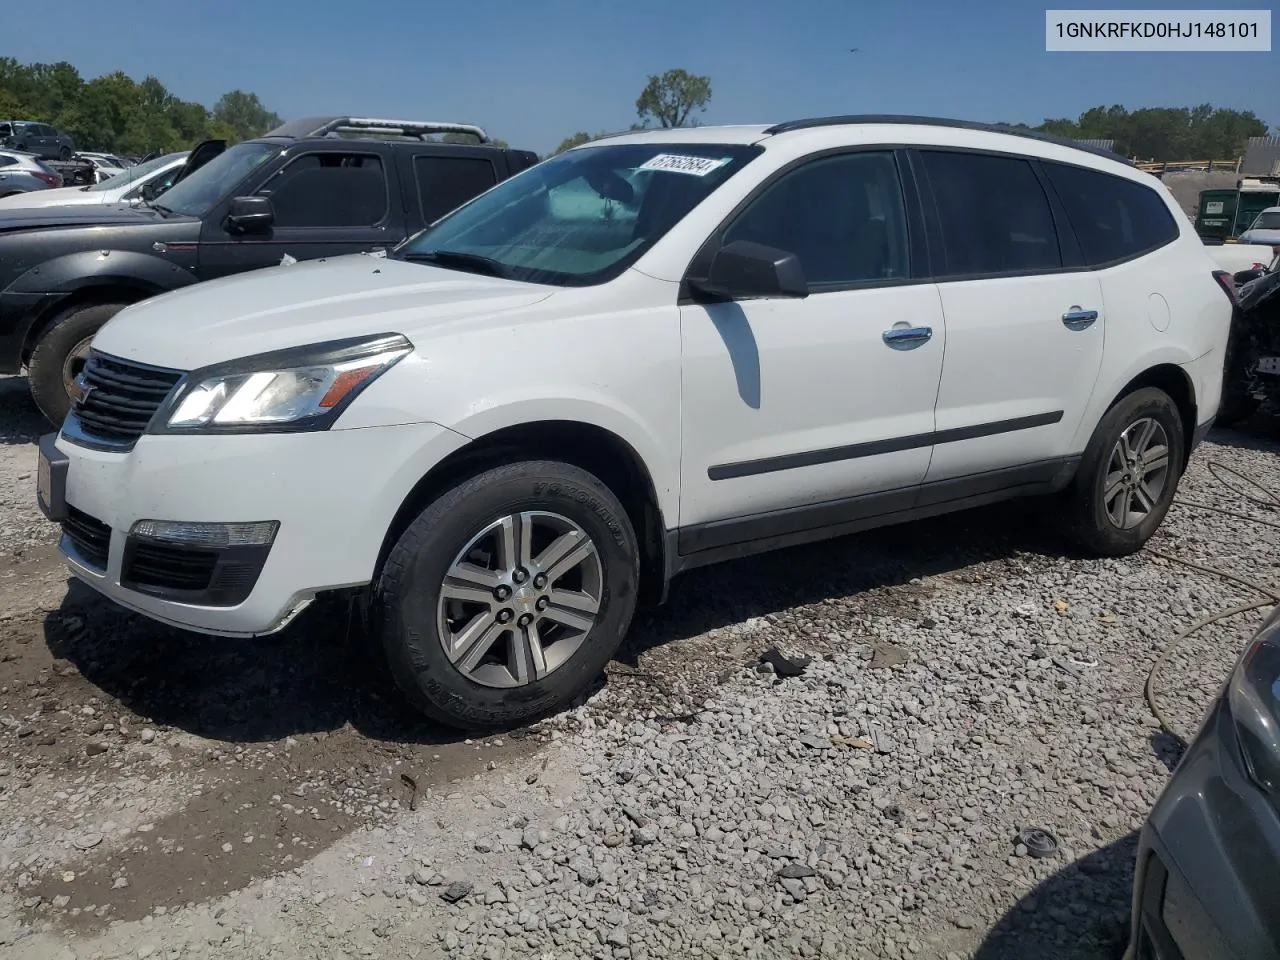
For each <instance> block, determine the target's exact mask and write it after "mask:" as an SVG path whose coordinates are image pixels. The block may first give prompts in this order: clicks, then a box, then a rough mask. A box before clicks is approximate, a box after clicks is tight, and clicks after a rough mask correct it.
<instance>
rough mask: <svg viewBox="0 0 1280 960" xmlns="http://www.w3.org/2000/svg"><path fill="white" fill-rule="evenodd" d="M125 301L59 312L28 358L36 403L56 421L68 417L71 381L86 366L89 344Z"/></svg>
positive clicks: (28, 375)
mask: <svg viewBox="0 0 1280 960" xmlns="http://www.w3.org/2000/svg"><path fill="white" fill-rule="evenodd" d="M125 306H126V304H123V303H94V304H88V305H82V306H78V307H71V308H70V309H68V310H65V311H63V312H62V313H60V314H58V316H56V317H55V318H54V319H53V321H52V322H51V323H50V324H49V326H48V327H47V328H46V329H45V331H44V332H43V333H42V334H41V335H40V339H39V340H37V341H36V345H35V348H34V349H33V350H32V351H31V358H30V359H29V360H28V361H27V381H28V382H29V383H30V385H31V396H32V397H33V398H34V399H35V401H36V406H37V407H39V408H40V412H41V413H43V414H44V415H45V416H46V417H48V418H49V420H50V421H51V422H52V423H54V424H61V423H62V421H63V420H65V419H66V418H67V414H68V413H69V412H70V410H71V404H72V396H73V394H72V392H71V391H72V383H73V382H74V380H75V378H76V377H78V376H79V375H80V371H81V370H83V369H84V364H85V360H87V359H88V357H89V347H90V345H91V344H92V343H93V338H94V336H95V335H96V334H97V332H98V331H99V330H101V329H102V326H103V324H105V323H106V322H107V321H108V320H110V319H111V318H112V317H114V316H115V315H116V314H117V313H119V312H120V311H121V310H123V309H124V308H125Z"/></svg>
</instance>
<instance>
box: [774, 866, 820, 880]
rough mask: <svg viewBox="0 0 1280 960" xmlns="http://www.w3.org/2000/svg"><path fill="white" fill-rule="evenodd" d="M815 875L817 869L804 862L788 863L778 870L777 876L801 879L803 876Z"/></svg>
mask: <svg viewBox="0 0 1280 960" xmlns="http://www.w3.org/2000/svg"><path fill="white" fill-rule="evenodd" d="M817 875H818V871H817V870H815V869H813V867H811V866H809V865H808V864H804V863H788V864H787V865H786V866H785V867H783V868H782V869H781V870H779V871H778V876H779V877H782V878H784V879H791V880H803V879H804V878H805V877H816V876H817Z"/></svg>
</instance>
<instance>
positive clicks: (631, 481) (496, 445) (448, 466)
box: [375, 420, 667, 603]
mask: <svg viewBox="0 0 1280 960" xmlns="http://www.w3.org/2000/svg"><path fill="white" fill-rule="evenodd" d="M513 460H559V461H563V462H565V463H569V464H572V465H574V466H576V467H580V468H581V469H583V470H586V471H587V472H589V473H591V474H593V475H595V476H596V477H599V479H600V480H601V481H602V482H603V483H604V484H605V485H606V486H608V487H609V489H610V490H612V491H613V493H614V495H615V496H617V497H618V499H619V500H620V501H621V502H622V505H623V507H624V508H625V509H626V511H627V516H628V517H629V519H630V520H631V524H632V527H633V528H634V529H635V532H636V536H637V538H638V540H639V545H640V596H641V599H642V600H644V601H648V602H651V603H661V602H662V601H663V600H664V599H665V598H666V587H667V574H666V566H665V563H666V556H665V551H666V536H665V534H666V526H665V522H664V519H663V515H662V507H661V504H660V501H659V499H658V495H657V488H656V487H655V485H654V482H653V477H652V475H651V473H650V471H649V469H648V467H647V466H646V464H645V462H644V459H643V458H642V457H641V456H640V454H639V453H638V452H637V451H636V449H635V447H634V446H633V445H632V444H631V443H629V442H628V441H627V440H625V439H624V438H622V437H621V436H619V435H618V434H617V433H615V432H613V431H611V430H608V429H606V428H604V427H601V426H598V425H596V424H592V423H588V422H585V421H579V420H542V421H536V422H532V423H523V424H518V425H513V426H508V427H502V428H499V429H496V430H493V431H492V432H490V433H486V434H483V435H481V436H478V437H475V438H474V439H472V440H471V441H470V442H469V443H467V444H465V445H464V446H462V447H460V448H459V449H457V450H455V451H454V452H453V453H451V454H449V455H448V456H446V457H445V458H444V459H442V460H441V461H440V462H439V463H437V464H436V465H435V466H434V467H432V468H431V469H430V470H429V471H428V472H427V473H426V475H424V476H423V477H422V478H421V479H420V480H419V481H418V482H417V483H416V484H415V485H414V486H413V488H412V489H411V490H410V491H409V493H408V495H407V496H406V497H405V498H404V500H403V501H402V502H401V504H400V506H399V507H398V508H397V510H396V512H395V514H394V516H393V517H392V520H391V523H390V525H389V526H388V528H387V531H386V534H385V535H384V537H383V541H382V546H381V548H380V549H379V551H378V559H377V565H376V568H375V580H376V576H377V573H378V572H380V571H381V570H382V566H383V564H384V563H385V562H386V558H387V555H388V554H389V553H390V552H391V548H392V547H393V546H394V545H395V543H396V541H397V540H399V538H400V536H401V534H403V533H404V531H405V530H406V529H407V528H408V527H409V525H410V524H411V523H412V522H413V519H414V518H415V517H416V516H418V514H419V513H421V512H422V510H424V509H425V508H426V506H427V504H429V503H430V502H431V501H432V500H434V499H435V498H436V497H438V496H439V495H440V494H441V493H443V492H444V491H445V490H448V489H449V488H450V487H453V486H456V485H457V484H458V483H461V482H462V481H464V480H466V479H467V478H469V477H473V476H475V475H476V474H478V473H481V472H483V471H484V470H488V469H490V468H492V467H495V466H498V465H500V464H503V463H510V462H512V461H513Z"/></svg>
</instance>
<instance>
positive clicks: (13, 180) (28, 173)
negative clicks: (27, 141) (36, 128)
mask: <svg viewBox="0 0 1280 960" xmlns="http://www.w3.org/2000/svg"><path fill="white" fill-rule="evenodd" d="M60 186H62V175H61V174H59V173H57V172H55V171H54V170H53V168H51V167H49V166H47V165H46V164H45V163H44V162H43V161H41V160H38V159H37V158H36V157H34V156H32V155H31V154H29V153H18V152H17V151H14V150H0V198H3V197H12V196H14V195H15V194H19V193H30V192H32V191H35V190H49V189H51V188H56V187H60Z"/></svg>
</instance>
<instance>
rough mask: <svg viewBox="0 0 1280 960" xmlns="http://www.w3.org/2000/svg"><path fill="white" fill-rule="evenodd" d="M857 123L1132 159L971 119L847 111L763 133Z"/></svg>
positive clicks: (1068, 140) (791, 122) (1129, 163)
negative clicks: (972, 133)
mask: <svg viewBox="0 0 1280 960" xmlns="http://www.w3.org/2000/svg"><path fill="white" fill-rule="evenodd" d="M857 123H900V124H904V125H905V124H912V125H916V126H924V127H950V128H953V129H956V130H980V131H983V132H986V133H1004V134H1008V135H1009V136H1014V137H1025V138H1026V139H1028V140H1039V141H1041V142H1042V143H1053V144H1057V145H1058V146H1060V147H1070V148H1071V149H1073V150H1082V151H1084V152H1085V153H1092V154H1093V155H1095V156H1099V157H1106V158H1107V159H1108V160H1115V161H1116V162H1117V163H1123V164H1124V165H1125V166H1128V167H1131V166H1133V162H1132V161H1130V160H1129V159H1128V158H1127V157H1122V156H1120V155H1119V154H1118V153H1113V152H1112V151H1110V150H1103V149H1102V148H1100V147H1091V146H1088V145H1086V144H1083V143H1080V142H1079V141H1078V140H1072V139H1071V138H1070V137H1058V136H1054V135H1053V134H1051V133H1038V132H1036V131H1035V130H1026V129H1023V128H1022V127H1010V126H1007V125H1005V124H1001V123H979V122H977V121H974V120H950V119H946V118H944V117H913V116H903V115H899V114H892V113H886V114H879V113H867V114H851V115H849V116H840V117H812V118H810V119H807V120H789V121H787V122H786V123H776V124H774V125H773V126H772V127H770V128H769V129H768V130H766V131H765V133H766V134H768V135H770V136H772V135H775V134H779V133H788V132H790V131H792V130H810V129H812V128H814V127H837V126H845V125H848V124H857Z"/></svg>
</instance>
